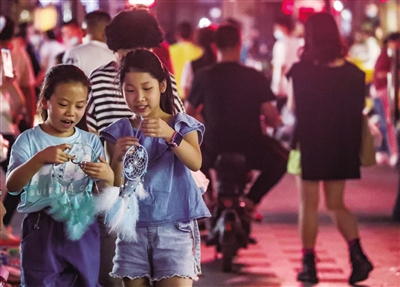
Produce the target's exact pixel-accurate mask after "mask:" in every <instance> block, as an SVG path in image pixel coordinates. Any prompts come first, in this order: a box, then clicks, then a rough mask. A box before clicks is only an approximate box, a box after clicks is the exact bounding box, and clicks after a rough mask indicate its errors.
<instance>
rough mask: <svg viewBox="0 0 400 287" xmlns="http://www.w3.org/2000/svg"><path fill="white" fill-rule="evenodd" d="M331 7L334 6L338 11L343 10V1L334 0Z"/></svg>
mask: <svg viewBox="0 0 400 287" xmlns="http://www.w3.org/2000/svg"><path fill="white" fill-rule="evenodd" d="M333 8H334V9H335V10H336V11H338V12H340V11H342V10H343V8H344V6H343V3H342V2H341V1H339V0H336V1H335V2H333Z"/></svg>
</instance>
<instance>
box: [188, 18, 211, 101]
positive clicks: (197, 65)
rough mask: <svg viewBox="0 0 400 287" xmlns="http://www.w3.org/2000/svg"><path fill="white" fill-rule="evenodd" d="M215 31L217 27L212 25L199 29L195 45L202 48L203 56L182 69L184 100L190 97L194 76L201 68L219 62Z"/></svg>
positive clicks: (196, 33) (189, 62)
mask: <svg viewBox="0 0 400 287" xmlns="http://www.w3.org/2000/svg"><path fill="white" fill-rule="evenodd" d="M215 30H216V27H215V26H212V25H210V26H207V27H204V28H199V29H198V30H197V31H196V32H195V43H196V44H197V45H198V46H199V47H201V49H202V55H201V56H200V57H199V58H197V59H195V60H193V61H188V62H186V64H185V65H184V67H183V69H182V75H181V88H182V92H183V93H184V95H183V97H184V98H186V97H187V95H189V92H190V87H191V85H192V81H193V76H194V74H195V73H196V72H197V71H198V70H200V69H201V68H204V67H206V66H209V65H212V64H215V63H216V62H217V51H216V47H215Z"/></svg>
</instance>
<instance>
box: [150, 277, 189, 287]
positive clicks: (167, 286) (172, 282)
mask: <svg viewBox="0 0 400 287" xmlns="http://www.w3.org/2000/svg"><path fill="white" fill-rule="evenodd" d="M156 286H157V287H171V286H174V287H192V286H193V280H192V279H187V278H180V277H171V278H168V279H164V280H161V281H158V282H157V283H156Z"/></svg>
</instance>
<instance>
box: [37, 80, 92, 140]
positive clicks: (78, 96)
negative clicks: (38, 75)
mask: <svg viewBox="0 0 400 287" xmlns="http://www.w3.org/2000/svg"><path fill="white" fill-rule="evenodd" d="M87 96H88V88H87V87H86V86H84V85H83V84H81V83H61V84H59V85H57V86H56V88H55V90H54V93H53V94H52V95H51V97H50V99H49V100H43V102H42V104H43V107H44V108H45V109H47V113H48V117H47V120H46V121H45V122H44V124H43V126H42V128H43V130H44V131H45V132H47V133H48V134H50V135H53V136H57V137H68V136H71V135H72V134H73V133H74V127H75V125H76V124H77V123H78V122H79V121H80V120H81V118H82V117H83V116H84V114H85V108H86V101H87Z"/></svg>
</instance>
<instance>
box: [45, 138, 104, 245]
mask: <svg viewBox="0 0 400 287" xmlns="http://www.w3.org/2000/svg"><path fill="white" fill-rule="evenodd" d="M67 152H68V153H69V154H71V155H73V156H74V159H72V160H70V161H67V162H65V163H63V164H58V165H56V164H53V166H52V170H51V186H50V193H49V194H50V195H49V196H50V197H52V198H53V199H54V200H53V201H52V204H51V206H50V210H49V214H50V215H51V216H52V217H53V218H54V219H55V220H57V221H62V222H65V224H66V229H67V230H66V233H67V236H68V237H69V238H70V239H71V240H78V239H79V238H81V237H82V235H83V234H84V233H85V231H86V229H87V227H88V226H89V225H90V224H91V223H92V222H93V221H94V215H95V209H94V204H93V201H92V187H93V180H92V179H91V178H90V177H89V176H88V175H87V174H86V173H84V171H83V169H84V165H85V164H86V162H92V161H96V160H97V159H96V155H94V154H93V151H92V148H91V146H89V145H87V144H84V143H73V144H72V147H71V149H69V150H67Z"/></svg>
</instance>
